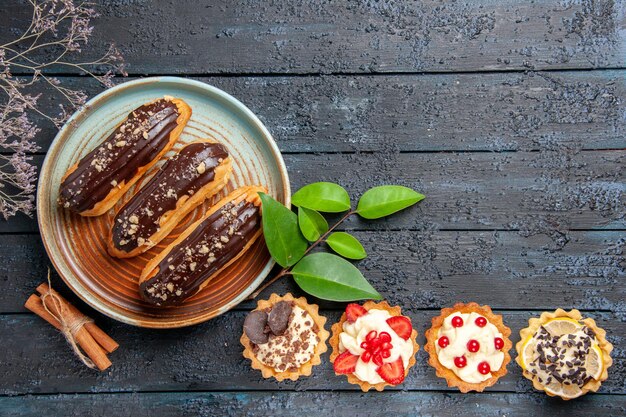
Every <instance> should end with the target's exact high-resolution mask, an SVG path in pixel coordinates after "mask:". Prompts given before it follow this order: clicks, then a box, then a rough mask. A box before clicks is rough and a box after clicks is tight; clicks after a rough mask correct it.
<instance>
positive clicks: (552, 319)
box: [516, 309, 613, 400]
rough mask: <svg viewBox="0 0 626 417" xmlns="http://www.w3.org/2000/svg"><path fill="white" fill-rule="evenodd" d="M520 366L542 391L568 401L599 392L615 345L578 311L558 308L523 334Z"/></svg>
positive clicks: (525, 374)
mask: <svg viewBox="0 0 626 417" xmlns="http://www.w3.org/2000/svg"><path fill="white" fill-rule="evenodd" d="M520 336H521V340H520V341H519V342H518V343H517V345H516V350H517V358H516V361H517V363H518V364H519V365H520V366H521V367H522V369H523V371H524V376H525V377H526V378H528V379H530V380H531V381H532V382H533V386H534V387H535V388H536V389H538V390H543V391H545V392H546V394H548V395H549V396H551V397H561V398H562V399H564V400H571V399H574V398H578V397H580V396H582V395H584V394H586V393H587V392H589V391H597V390H598V388H600V385H601V384H602V381H604V380H606V379H607V378H608V368H609V366H611V364H612V363H613V360H612V359H611V351H612V350H613V345H611V343H609V342H608V341H607V340H606V338H605V336H606V332H605V331H604V330H603V329H601V328H599V327H598V326H597V325H596V322H595V321H594V320H593V319H590V318H585V319H583V318H582V315H581V314H580V312H579V311H578V310H571V311H569V312H567V311H565V310H562V309H557V310H556V311H555V312H553V313H549V312H544V313H542V314H541V316H540V317H539V318H532V319H530V320H529V322H528V327H527V328H525V329H522V330H521V331H520Z"/></svg>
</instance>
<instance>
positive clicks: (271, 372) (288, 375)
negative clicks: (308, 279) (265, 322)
mask: <svg viewBox="0 0 626 417" xmlns="http://www.w3.org/2000/svg"><path fill="white" fill-rule="evenodd" d="M279 301H290V302H293V303H294V304H295V305H297V306H298V307H300V308H301V309H303V310H305V311H306V312H307V313H309V315H310V316H311V318H312V319H313V322H314V323H315V324H316V325H317V328H318V331H317V337H319V339H320V340H319V342H318V343H317V345H316V346H315V350H314V352H313V356H311V359H309V361H308V362H306V363H303V364H302V365H300V367H299V368H298V370H297V371H284V372H278V371H276V370H275V369H274V368H272V367H270V366H267V365H265V364H264V363H263V362H261V361H259V360H258V359H257V357H256V356H255V355H254V352H253V351H252V348H253V346H252V342H251V341H250V339H249V338H248V336H246V334H245V332H244V333H243V334H242V335H241V339H239V341H240V342H241V344H242V345H243V347H244V350H243V356H244V357H245V358H248V359H250V361H251V362H252V368H254V369H258V370H259V371H261V373H262V374H263V378H271V377H274V378H276V380H277V381H279V382H280V381H283V380H285V379H290V380H292V381H295V380H297V379H298V378H300V377H301V376H309V375H311V371H312V368H313V366H315V365H319V364H320V363H321V359H320V356H321V354H322V353H324V352H326V351H327V350H328V347H327V346H326V340H327V339H328V336H329V333H328V331H326V329H325V328H324V325H325V324H326V317H323V316H321V315H320V314H319V307H318V306H317V305H316V304H309V303H307V301H306V298H304V297H300V298H294V297H293V295H291V293H287V294H285V295H284V296H282V297H281V296H279V295H277V294H272V295H271V296H270V298H269V299H268V300H259V302H258V303H257V308H256V310H264V309H266V308H270V307H272V306H274V305H275V304H276V303H278V302H279Z"/></svg>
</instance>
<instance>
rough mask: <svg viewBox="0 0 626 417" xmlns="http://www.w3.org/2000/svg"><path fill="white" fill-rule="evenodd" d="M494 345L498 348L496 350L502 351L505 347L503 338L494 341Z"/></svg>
mask: <svg viewBox="0 0 626 417" xmlns="http://www.w3.org/2000/svg"><path fill="white" fill-rule="evenodd" d="M493 344H494V345H495V346H496V350H500V349H502V348H503V347H504V340H502V338H500V337H496V338H495V339H494V340H493Z"/></svg>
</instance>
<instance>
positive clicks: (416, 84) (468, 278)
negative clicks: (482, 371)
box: [0, 0, 626, 417]
mask: <svg viewBox="0 0 626 417" xmlns="http://www.w3.org/2000/svg"><path fill="white" fill-rule="evenodd" d="M26 4H27V2H26V0H6V1H4V2H3V4H2V6H0V11H1V12H2V13H0V43H2V42H1V41H2V40H5V39H8V37H13V36H14V35H15V34H16V33H19V32H20V28H22V29H23V28H24V27H26V26H27V22H28V20H29V19H30V12H29V9H28V8H27V7H24V6H25V5H26ZM97 8H98V9H99V11H100V12H101V17H100V18H98V19H97V21H95V25H94V26H95V30H94V36H93V37H92V39H91V41H90V44H89V47H88V48H85V54H83V58H88V57H89V55H90V54H91V55H92V56H94V57H95V56H97V55H100V54H101V53H102V52H104V50H105V49H106V48H108V45H109V44H110V42H112V41H113V42H115V43H116V44H117V45H118V46H119V47H120V49H121V50H122V52H123V53H124V54H125V56H126V59H127V62H128V63H129V67H128V69H129V72H130V73H131V74H134V75H144V74H146V75H151V74H152V75H159V74H186V75H190V76H193V77H194V78H196V79H199V80H201V81H204V82H207V83H209V84H213V85H215V86H217V87H219V88H222V89H224V90H225V91H227V92H229V93H231V94H233V95H234V96H235V97H237V98H239V99H240V100H241V101H242V102H243V103H244V104H246V105H247V106H249V107H250V108H251V109H252V111H253V112H255V113H256V114H257V115H258V116H259V117H260V118H261V120H263V122H264V123H265V124H266V125H267V126H268V128H269V129H270V131H271V132H272V133H273V135H274V137H275V139H276V140H277V142H278V145H279V147H280V149H281V151H283V153H284V154H285V161H286V163H287V165H288V169H289V172H290V174H291V175H290V177H291V179H292V188H293V189H294V190H296V189H298V188H299V187H301V186H302V185H305V184H306V183H309V182H313V181H320V180H329V181H336V182H339V183H341V184H342V185H344V186H345V187H346V188H347V189H348V190H349V192H350V194H351V195H353V196H354V197H355V198H356V197H357V196H358V195H360V193H362V192H363V191H364V190H365V189H367V188H369V187H371V186H373V185H378V184H383V183H400V184H404V185H407V186H411V187H413V188H416V189H418V190H420V191H422V192H424V193H425V194H426V195H427V196H428V198H427V200H425V201H424V202H423V203H421V204H420V206H419V207H416V208H413V209H411V210H408V211H405V212H403V213H400V214H398V215H397V216H394V218H393V219H390V220H389V221H386V220H383V221H375V222H365V221H360V220H358V219H354V220H351V221H349V222H347V223H346V225H345V229H347V230H352V231H354V234H355V235H356V236H357V237H358V238H359V239H360V240H361V241H362V242H363V244H364V246H365V248H366V249H367V251H368V253H369V254H370V257H369V258H368V259H366V260H364V261H362V262H360V263H359V268H360V269H361V270H362V271H363V272H364V274H365V275H366V277H367V278H368V279H369V280H370V281H371V282H372V283H373V284H374V286H375V287H377V288H378V289H379V290H380V291H381V293H383V295H384V296H385V297H386V298H387V299H388V300H389V301H390V302H391V303H394V304H400V305H401V306H402V307H403V309H404V311H405V312H407V314H408V315H410V316H411V317H412V319H413V321H414V323H415V326H416V328H417V329H418V331H419V333H420V335H419V343H420V345H423V342H424V339H423V333H424V330H426V329H427V328H428V327H429V322H430V319H431V318H432V317H433V316H435V315H437V314H438V309H439V308H440V307H444V306H450V305H452V304H454V303H455V302H457V301H477V302H480V303H486V304H490V305H491V306H492V307H494V308H496V309H498V311H499V312H500V313H501V314H503V316H504V319H505V323H506V324H507V325H509V326H510V327H511V328H512V329H513V337H512V338H513V341H514V342H515V341H517V340H518V332H519V329H520V328H522V327H525V325H526V323H527V320H528V318H529V317H532V316H537V315H538V314H540V312H541V311H543V310H551V309H554V308H556V307H564V308H571V307H575V308H579V309H582V310H584V314H585V315H589V316H591V317H594V318H595V319H596V320H598V322H599V324H600V325H601V326H602V327H604V328H605V329H606V330H607V331H608V338H609V340H610V341H611V342H613V343H614V344H615V348H616V349H615V350H614V352H613V358H614V365H613V367H612V368H610V378H609V380H607V381H606V382H604V383H603V385H602V388H601V390H600V393H599V394H596V395H587V396H585V397H584V398H581V399H578V400H576V401H570V402H567V403H565V402H562V401H560V400H554V399H550V398H548V397H547V396H546V395H544V394H542V393H537V392H534V391H533V389H532V386H531V385H530V383H529V382H528V381H527V380H526V379H524V378H523V377H522V376H521V373H520V370H519V367H518V366H517V365H516V364H515V363H512V364H510V365H509V368H508V369H509V374H508V375H507V376H505V377H504V378H502V379H501V380H500V381H499V383H498V384H497V385H496V386H494V387H492V388H491V389H489V390H488V392H486V393H483V394H475V395H467V394H459V393H458V392H457V391H455V390H451V389H449V388H448V387H447V386H445V381H443V380H441V379H439V378H437V377H436V376H435V375H434V372H433V370H432V368H430V367H429V366H428V365H427V363H426V355H425V353H424V351H423V350H420V351H419V353H418V363H417V365H416V366H415V367H414V368H413V369H412V371H411V373H410V375H409V377H408V378H407V381H406V383H405V384H404V385H403V386H401V387H399V388H396V389H389V390H387V391H386V392H385V393H382V394H377V393H374V394H372V393H370V394H362V393H360V392H358V391H357V390H355V386H352V385H349V384H347V382H346V381H345V378H342V377H337V376H335V375H334V373H333V371H332V366H331V364H330V363H329V362H328V359H327V358H328V354H326V355H325V356H324V358H323V362H322V364H321V365H320V366H318V367H316V368H314V373H313V375H312V376H311V377H309V378H302V379H301V380H299V381H297V382H283V383H276V382H275V381H267V380H263V379H262V378H261V376H260V375H259V374H258V372H257V371H254V370H252V369H251V368H250V367H249V364H248V363H247V361H246V360H245V359H244V358H243V357H242V356H241V355H240V354H241V347H240V345H239V342H238V338H239V336H240V334H241V327H242V323H243V319H244V317H245V314H246V312H247V311H248V310H250V309H251V308H253V307H254V303H253V302H244V303H242V304H241V305H239V306H238V307H237V308H236V309H235V311H233V312H230V313H227V314H226V315H223V316H221V317H219V318H217V319H215V320H212V321H210V322H208V323H204V324H201V325H198V326H194V327H192V328H187V329H179V330H172V331H154V330H146V329H138V328H134V327H130V326H126V325H123V324H120V323H117V322H115V321H113V320H111V319H109V318H107V317H104V316H102V315H100V314H98V313H96V312H94V311H93V310H91V309H90V308H88V307H87V306H86V305H85V304H84V303H82V302H81V301H80V300H78V299H77V297H76V296H75V295H73V294H71V293H69V290H68V289H67V288H66V287H65V286H64V285H63V284H62V283H61V281H60V279H59V277H58V276H57V275H56V274H53V284H54V286H55V287H57V288H59V289H60V290H61V292H62V293H63V294H64V295H65V296H67V297H68V298H69V299H70V300H71V301H72V302H74V303H76V305H78V306H79V307H80V308H81V309H82V310H84V311H86V312H88V313H89V314H90V315H92V316H93V317H94V318H95V319H96V320H97V322H98V323H99V324H101V325H102V327H103V328H104V329H105V330H106V331H107V332H110V333H111V334H112V336H113V337H115V338H116V339H118V340H119V341H120V344H121V348H120V349H119V350H118V351H117V352H115V353H114V354H113V355H112V360H113V363H114V365H113V367H112V368H111V369H110V370H109V371H107V372H105V373H103V374H98V373H95V372H93V371H90V370H88V369H86V368H85V367H83V366H82V365H80V364H79V363H78V362H77V361H76V359H75V358H73V357H72V354H71V353H70V351H69V348H68V347H67V343H66V342H65V341H64V340H63V339H62V337H61V336H60V335H59V334H58V333H57V332H56V331H54V330H53V329H52V328H51V327H50V326H49V325H47V324H46V323H44V322H43V321H42V320H40V319H39V318H37V317H36V316H34V315H32V314H30V313H26V311H25V309H24V308H23V306H22V304H23V301H24V300H25V299H26V297H27V296H28V295H29V294H30V293H32V291H33V290H34V287H35V286H36V285H37V284H38V283H40V282H41V281H42V280H43V279H44V277H45V274H46V269H47V267H48V262H49V261H48V259H47V257H46V255H45V252H44V250H43V246H42V243H41V240H40V237H39V235H38V227H37V224H36V221H35V220H33V219H28V218H26V217H25V216H19V217H17V218H15V219H13V220H12V221H10V222H0V253H2V259H1V261H0V350H1V351H3V352H4V354H3V355H0V415H2V416H4V415H8V416H35V415H36V416H39V415H67V416H79V415H80V416H83V415H86V413H89V414H90V415H92V414H93V415H98V414H105V415H109V416H110V415H120V416H133V417H135V416H142V415H159V416H165V417H168V416H178V415H193V416H213V415H237V416H238V415H273V416H295V415H297V416H302V415H309V414H311V412H312V410H315V412H316V413H321V414H327V415H337V416H347V415H350V416H353V415H359V416H366V415H379V414H380V410H385V413H386V414H390V415H416V414H419V415H477V416H503V415H504V416H514V415H540V414H543V415H554V416H561V415H562V416H589V415H602V416H604V415H626V357H625V355H624V347H623V346H624V343H625V340H624V337H625V335H626V327H625V326H626V319H625V312H626V301H625V300H626V286H625V285H624V283H625V279H624V278H625V276H626V260H625V257H624V256H625V255H624V244H625V238H624V230H625V228H626V224H625V223H626V219H625V217H624V216H625V210H624V208H625V207H626V204H625V203H626V202H625V201H624V198H625V195H626V193H625V191H626V185H625V184H626V178H625V177H626V170H625V169H624V166H625V164H624V159H625V157H626V150H625V149H626V127H625V126H626V123H624V122H626V77H625V76H624V74H625V73H626V62H625V57H626V4H625V3H624V2H623V1H614V0H595V1H587V0H575V1H561V2H552V1H548V0H536V1H533V2H518V1H514V0H501V1H494V0H478V1H474V2H461V1H451V2H440V1H437V0H425V1H421V2H405V1H403V0H381V1H359V2H351V1H347V0H345V1H344V0H340V1H332V2H303V1H300V0H286V1H278V2H257V1H248V0H243V1H239V2H232V1H227V0H220V1H215V2H210V4H207V2H203V1H200V0H180V1H177V2H168V1H164V0H159V1H155V2H150V3H146V2H129V1H125V0H114V1H105V0H99V1H98V2H97ZM592 69H593V70H592ZM588 70H592V71H588ZM59 71H63V72H61V73H59ZM66 71H67V70H60V69H58V68H51V69H49V72H48V73H50V74H52V73H55V74H56V73H58V74H59V76H60V77H61V78H62V82H63V83H64V85H66V86H69V87H72V88H79V89H84V90H86V91H87V93H88V95H89V96H93V95H95V94H97V93H98V92H100V91H102V89H101V87H99V86H98V85H96V83H94V82H93V81H92V80H91V79H89V78H87V77H82V76H77V75H78V74H76V73H74V72H71V71H70V72H66ZM132 78H133V77H131V79H132ZM118 81H125V80H123V79H120V80H118ZM42 93H44V94H43V96H42V98H41V101H42V105H43V107H44V109H46V110H52V111H53V110H55V109H56V108H57V106H58V103H59V102H58V100H56V99H55V98H54V97H53V96H51V95H49V94H47V92H46V91H42ZM36 121H38V122H41V120H36ZM41 127H42V132H41V133H40V135H39V136H38V137H37V142H38V144H39V145H40V146H41V149H40V151H39V152H38V154H37V155H36V156H35V161H36V163H37V164H41V162H42V158H43V154H44V153H45V151H46V150H47V148H48V147H49V145H50V143H51V141H52V139H53V137H54V134H55V130H54V129H53V128H52V127H51V126H47V125H46V124H45V123H41ZM287 291H292V292H294V293H296V294H298V295H299V294H301V293H300V292H299V290H297V289H296V288H295V285H294V283H293V282H292V280H290V279H285V280H282V281H281V282H278V283H276V284H275V285H274V286H272V287H271V289H270V290H268V291H266V292H265V294H264V295H267V294H269V293H270V292H278V293H285V292H287ZM264 295H263V296H264ZM263 296H262V297H263ZM311 301H316V300H314V299H311ZM319 304H320V305H321V307H322V311H323V314H324V315H326V316H327V317H328V318H329V322H330V323H332V322H334V321H336V320H337V319H338V317H339V315H340V312H341V309H342V308H343V305H341V304H334V303H328V302H319ZM218 391H219V392H218ZM100 410H102V411H103V412H102V413H100ZM104 410H106V411H104Z"/></svg>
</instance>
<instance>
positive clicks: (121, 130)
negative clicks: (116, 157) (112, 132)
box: [120, 125, 126, 133]
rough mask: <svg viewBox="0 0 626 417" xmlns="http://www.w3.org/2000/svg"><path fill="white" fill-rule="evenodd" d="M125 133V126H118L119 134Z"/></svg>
mask: <svg viewBox="0 0 626 417" xmlns="http://www.w3.org/2000/svg"><path fill="white" fill-rule="evenodd" d="M125 131H126V125H121V126H120V132H122V133H124V132H125Z"/></svg>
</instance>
